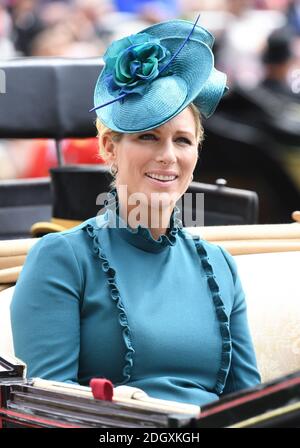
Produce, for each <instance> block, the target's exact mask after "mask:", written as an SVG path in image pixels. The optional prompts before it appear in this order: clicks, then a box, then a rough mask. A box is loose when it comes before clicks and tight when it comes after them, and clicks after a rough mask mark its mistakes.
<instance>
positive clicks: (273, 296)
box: [234, 251, 300, 382]
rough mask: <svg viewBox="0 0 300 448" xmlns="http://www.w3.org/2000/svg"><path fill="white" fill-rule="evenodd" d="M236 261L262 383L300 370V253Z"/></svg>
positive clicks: (248, 257)
mask: <svg viewBox="0 0 300 448" xmlns="http://www.w3.org/2000/svg"><path fill="white" fill-rule="evenodd" d="M234 258H235V261H236V263H237V266H238V272H239V274H240V278H241V281H242V284H243V288H244V291H245V294H246V300H247V307H248V319H249V325H250V331H251V334H252V338H253V342H254V346H255V351H256V356H257V362H258V367H259V370H260V373H261V376H262V381H263V382H265V381H268V380H272V379H274V378H276V377H279V376H281V375H286V374H288V373H291V372H293V371H296V370H300V251H299V252H280V253H264V254H250V255H238V256H235V257H234Z"/></svg>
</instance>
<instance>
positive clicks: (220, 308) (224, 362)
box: [194, 237, 232, 395]
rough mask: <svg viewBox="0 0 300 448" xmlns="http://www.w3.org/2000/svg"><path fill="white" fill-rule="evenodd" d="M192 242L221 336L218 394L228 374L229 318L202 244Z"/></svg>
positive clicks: (196, 239) (215, 389) (230, 344)
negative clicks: (204, 276)
mask: <svg viewBox="0 0 300 448" xmlns="http://www.w3.org/2000/svg"><path fill="white" fill-rule="evenodd" d="M194 242H195V245H196V249H197V252H198V254H199V257H200V261H201V264H202V267H203V269H204V272H205V274H206V277H207V283H208V286H209V289H210V291H211V295H212V299H213V303H214V305H215V309H216V315H217V318H218V321H219V324H220V333H221V337H222V354H221V366H220V369H219V372H218V374H217V381H216V384H215V387H214V391H215V392H216V393H217V394H218V395H220V394H221V393H222V392H223V389H224V386H225V381H226V378H227V375H228V371H229V367H230V361H231V352H232V342H231V334H230V328H229V319H228V316H227V314H226V311H225V306H224V303H223V301H222V299H221V295H220V289H219V285H218V283H217V281H216V277H215V275H214V272H213V268H212V266H211V264H210V263H209V258H208V255H207V252H206V250H205V248H204V246H203V244H202V243H201V241H200V238H198V237H196V238H194Z"/></svg>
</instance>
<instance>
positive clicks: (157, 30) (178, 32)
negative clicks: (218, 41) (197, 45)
mask: <svg viewBox="0 0 300 448" xmlns="http://www.w3.org/2000/svg"><path fill="white" fill-rule="evenodd" d="M190 31H191V22H188V21H187V20H179V19H175V20H168V21H167V22H160V23H156V24H155V25H152V26H149V27H148V28H145V29H144V30H143V31H141V33H147V34H150V35H151V36H153V37H156V38H159V39H163V38H166V37H171V38H173V37H174V36H176V37H177V38H178V37H180V38H181V39H185V38H186V36H188V34H189V32H190ZM192 38H193V39H196V40H199V41H200V42H203V43H204V44H206V45H207V46H208V47H209V48H212V47H213V44H214V41H215V38H214V36H213V35H212V34H211V33H210V32H209V31H208V30H206V29H205V28H203V27H202V26H200V25H196V26H195V29H194V31H193V35H192Z"/></svg>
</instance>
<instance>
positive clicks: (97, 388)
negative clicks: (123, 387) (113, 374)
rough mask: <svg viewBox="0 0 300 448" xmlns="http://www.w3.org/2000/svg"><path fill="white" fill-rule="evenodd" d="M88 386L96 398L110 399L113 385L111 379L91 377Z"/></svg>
mask: <svg viewBox="0 0 300 448" xmlns="http://www.w3.org/2000/svg"><path fill="white" fill-rule="evenodd" d="M90 387H91V389H92V392H93V396H94V398H96V400H105V401H112V398H113V394H114V386H113V384H112V382H111V381H109V380H107V379H105V378H92V379H91V381H90Z"/></svg>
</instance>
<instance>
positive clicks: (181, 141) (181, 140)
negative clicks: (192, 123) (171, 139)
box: [177, 137, 192, 145]
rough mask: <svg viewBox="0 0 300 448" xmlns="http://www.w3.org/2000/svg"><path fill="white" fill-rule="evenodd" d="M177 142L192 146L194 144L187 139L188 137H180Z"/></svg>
mask: <svg viewBox="0 0 300 448" xmlns="http://www.w3.org/2000/svg"><path fill="white" fill-rule="evenodd" d="M177 141H179V142H180V143H184V144H185V145H191V144H192V142H191V141H190V140H189V139H188V138H186V137H179V138H178V139H177Z"/></svg>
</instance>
